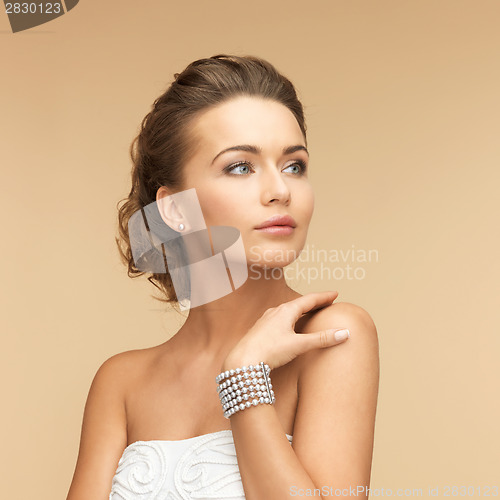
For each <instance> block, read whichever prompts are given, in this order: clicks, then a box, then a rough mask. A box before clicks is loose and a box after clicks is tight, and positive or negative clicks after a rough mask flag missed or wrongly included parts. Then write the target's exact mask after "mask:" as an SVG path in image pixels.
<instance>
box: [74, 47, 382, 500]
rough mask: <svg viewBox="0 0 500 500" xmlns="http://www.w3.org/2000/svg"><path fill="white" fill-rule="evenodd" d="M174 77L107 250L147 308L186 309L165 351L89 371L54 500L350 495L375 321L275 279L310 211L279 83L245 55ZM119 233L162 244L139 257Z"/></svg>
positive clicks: (305, 158) (367, 421)
mask: <svg viewBox="0 0 500 500" xmlns="http://www.w3.org/2000/svg"><path fill="white" fill-rule="evenodd" d="M175 77H176V80H175V81H174V82H173V83H172V85H171V86H170V87H169V88H168V89H167V91H166V92H165V93H164V94H163V95H162V96H160V97H159V98H158V99H157V100H156V101H155V104H154V106H153V109H152V111H151V112H150V113H149V114H148V115H147V116H146V118H145V119H144V120H143V122H142V128H141V131H140V134H139V135H138V137H137V138H136V140H135V141H134V143H133V144H132V148H131V153H132V159H133V162H134V167H133V172H132V181H133V186H132V190H131V192H130V194H129V197H128V198H127V200H126V202H125V204H124V205H123V206H122V207H121V208H120V209H119V220H120V225H119V228H120V237H121V238H120V240H118V243H119V246H120V249H121V254H122V257H123V258H124V261H125V262H126V264H127V265H128V269H129V275H130V276H138V275H141V274H144V273H145V272H146V270H149V271H150V276H149V278H148V279H149V280H150V281H151V282H152V283H153V284H154V285H155V286H156V287H157V288H158V289H159V290H161V291H162V293H163V295H164V297H165V298H164V299H163V300H165V301H166V302H169V303H171V304H173V305H174V306H177V307H178V306H179V304H182V303H186V300H187V302H191V306H190V307H191V308H190V311H189V315H188V317H187V319H186V321H185V323H184V324H183V326H182V327H181V328H180V329H179V331H178V332H177V333H176V334H175V335H174V336H173V337H172V338H171V339H169V340H168V341H167V342H165V343H163V344H161V345H159V346H155V347H152V348H149V349H140V350H133V351H128V352H124V353H120V354H117V355H115V356H113V357H111V358H110V359H108V360H106V361H105V362H104V363H103V365H102V366H101V367H100V368H99V370H98V372H97V374H96V376H95V378H94V380H93V382H92V386H91V389H90V391H89V396H88V400H87V404H86V407H85V413H84V419H83V426H82V436H81V444H80V451H79V456H78V461H77V465H76V470H75V474H74V477H73V482H72V484H71V488H70V491H69V494H68V497H67V498H68V500H80V499H89V498H92V499H93V500H98V499H102V500H104V499H107V498H108V496H109V499H112V500H118V499H126V500H132V499H134V500H135V499H143V498H148V499H153V498H154V499H156V498H158V499H160V498H161V499H186V498H198V499H199V498H246V499H248V500H263V499H264V500H266V499H271V500H278V499H281V498H289V497H290V496H315V497H317V498H322V497H327V496H333V495H334V494H335V495H342V496H348V495H353V496H356V498H367V496H368V490H367V489H368V485H369V480H370V472H371V460H372V450H373V436H374V424H375V413H376V402H377V392H378V376H379V365H378V341H377V332H376V328H375V325H374V324H373V321H372V320H371V318H370V316H369V314H368V313H367V312H366V311H364V310H363V309H362V308H360V307H358V306H355V305H353V304H349V303H335V304H333V301H334V300H335V299H336V297H337V295H338V294H337V292H318V293H310V294H306V295H304V296H302V295H301V294H299V293H297V292H295V291H294V290H292V289H291V288H290V287H288V286H287V283H286V280H285V277H284V273H283V272H281V271H282V270H283V268H284V267H285V266H287V265H288V264H290V263H291V262H293V260H294V259H295V258H297V256H298V255H299V253H300V252H301V250H302V249H303V247H304V244H305V241H306V237H307V230H308V227H309V222H310V220H311V216H312V213H313V206H314V197H313V192H312V189H311V185H310V183H309V180H308V169H309V153H308V151H307V141H306V125H305V122H304V115H303V108H302V105H301V103H300V102H299V100H298V99H297V95H296V92H295V90H294V87H293V85H292V84H291V83H290V81H289V80H288V79H287V78H285V77H284V76H283V75H281V74H280V73H278V72H277V71H276V69H275V68H274V67H273V66H272V65H271V64H269V63H268V62H267V61H264V60H262V59H259V58H256V57H251V56H247V57H237V56H227V55H217V56H213V57H211V58H208V59H200V60H198V61H195V62H193V63H192V64H190V65H189V66H188V67H187V68H186V69H185V70H184V71H183V72H182V73H180V74H176V75H175ZM134 147H135V149H134ZM193 195H194V196H193ZM134 214H136V215H135V218H134ZM200 214H202V217H200ZM137 216H138V217H137ZM155 217H156V219H155ZM133 220H134V221H136V222H137V221H138V222H139V226H140V227H142V229H143V230H144V233H146V231H150V233H148V234H149V236H148V238H151V239H149V241H150V242H151V241H153V240H155V241H157V242H158V241H160V243H165V244H164V245H157V246H155V245H152V244H151V243H150V249H149V250H150V251H149V252H146V251H145V250H144V246H143V247H142V249H141V245H144V242H145V241H147V238H145V237H144V235H143V236H141V229H137V228H138V227H139V226H137V225H134V224H132V223H131V222H132V221H133ZM146 220H147V222H148V223H147V224H146V222H141V221H146ZM158 221H160V223H161V224H163V226H164V228H166V231H164V232H163V233H161V231H157V229H155V227H156V228H158V227H159V225H161V224H158ZM141 224H142V226H141ZM278 224H279V225H280V226H278ZM204 228H208V230H206V229H205V230H204ZM221 228H222V229H221ZM234 228H236V229H237V230H238V231H237V232H236V233H237V234H236V236H235V234H234V233H232V232H231V230H233V231H235V230H234ZM217 230H219V232H217ZM155 231H156V232H155ZM221 231H222V232H221ZM224 231H226V232H225V233H224V234H223V232H224ZM132 233H133V234H132ZM207 235H208V240H209V246H208V244H207V241H208V240H207V239H206V237H207ZM167 240H168V241H167ZM238 242H240V243H241V245H240V246H238ZM203 245H205V248H204V249H203V248H202V247H203ZM146 246H147V244H146ZM206 248H209V249H210V251H209V253H207V251H206ZM228 248H231V249H232V250H231V251H229V250H228ZM233 250H234V251H233ZM212 256H213V259H210V258H209V257H212ZM216 258H218V259H219V262H221V261H222V262H224V263H225V264H223V266H222V269H223V270H224V273H221V272H220V270H221V267H220V266H219V267H217V266H216V265H215V264H214V267H209V266H211V265H212V264H213V263H214V262H216V260H214V259H216ZM224 258H225V259H226V260H221V259H224ZM242 261H243V263H244V267H245V275H244V279H241V262H242ZM165 263H166V266H165V267H164V269H163V271H162V265H165ZM238 264H240V267H238ZM204 266H208V267H204ZM200 268H202V270H203V272H201V273H200V272H199V269H200ZM207 269H210V270H209V271H208V272H209V273H210V275H207V274H204V273H205V272H206V270H207ZM276 271H278V272H276ZM217 272H218V274H217ZM196 276H197V278H195V277H196ZM200 276H201V278H200ZM225 279H229V282H230V284H231V286H230V289H229V292H228V291H227V287H226V289H224V286H222V284H223V283H224V280H225ZM186 283H187V284H186ZM195 297H196V300H195V301H194V302H193V298H195ZM181 300H182V302H181ZM346 330H347V331H346ZM332 347H335V348H332ZM250 365H252V366H250ZM259 370H260V371H259ZM246 378H249V380H250V383H251V384H252V385H250V386H249V385H245V384H247V382H246ZM234 383H235V384H234ZM110 490H111V492H110Z"/></svg>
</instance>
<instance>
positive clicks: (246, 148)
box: [212, 144, 309, 165]
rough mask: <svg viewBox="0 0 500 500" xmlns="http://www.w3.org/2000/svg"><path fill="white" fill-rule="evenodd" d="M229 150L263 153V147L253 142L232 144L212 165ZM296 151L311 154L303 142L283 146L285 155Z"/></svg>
mask: <svg viewBox="0 0 500 500" xmlns="http://www.w3.org/2000/svg"><path fill="white" fill-rule="evenodd" d="M228 151H246V152H247V153H254V154H261V153H262V148H259V147H257V146H252V145H251V144H240V145H239V146H231V147H230V148H226V149H223V150H222V151H221V152H220V153H218V154H217V156H216V157H215V158H214V159H213V160H212V165H213V163H214V162H215V160H216V159H217V158H218V157H219V156H220V155H222V154H224V153H227V152H228ZM295 151H305V152H306V153H307V156H309V151H307V149H306V148H305V147H304V146H302V145H301V144H296V145H295V146H286V147H284V148H283V155H290V154H292V153H295Z"/></svg>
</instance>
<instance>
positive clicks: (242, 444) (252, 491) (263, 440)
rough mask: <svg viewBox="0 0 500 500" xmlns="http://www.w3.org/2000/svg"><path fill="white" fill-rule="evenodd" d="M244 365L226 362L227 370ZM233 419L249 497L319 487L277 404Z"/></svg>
mask: <svg viewBox="0 0 500 500" xmlns="http://www.w3.org/2000/svg"><path fill="white" fill-rule="evenodd" d="M242 365H243V364H242V363H240V364H238V363H236V364H234V363H231V365H229V364H224V365H223V371H225V370H229V369H230V368H235V367H237V366H242ZM271 377H272V372H271ZM230 423H231V429H232V433H233V439H234V444H235V448H236V454H237V459H238V467H239V470H240V474H241V480H242V483H243V487H244V489H245V494H246V498H247V500H281V499H290V498H291V495H290V493H291V491H297V489H298V488H301V489H304V490H306V489H309V490H311V491H312V490H313V489H314V488H315V485H314V483H313V481H312V479H311V478H310V476H309V474H308V473H307V472H306V470H305V469H304V467H303V466H302V464H301V463H300V461H299V459H298V457H297V455H296V454H295V451H294V450H293V448H292V446H291V445H290V443H289V441H288V439H287V437H286V435H285V432H284V430H283V427H282V426H281V423H280V421H279V419H278V415H277V413H276V409H275V407H274V405H270V404H258V405H257V406H251V407H250V408H247V409H245V410H242V411H239V412H237V413H235V414H233V415H232V416H231V417H230ZM292 487H294V488H293V489H292ZM316 498H319V499H321V498H322V497H320V496H316Z"/></svg>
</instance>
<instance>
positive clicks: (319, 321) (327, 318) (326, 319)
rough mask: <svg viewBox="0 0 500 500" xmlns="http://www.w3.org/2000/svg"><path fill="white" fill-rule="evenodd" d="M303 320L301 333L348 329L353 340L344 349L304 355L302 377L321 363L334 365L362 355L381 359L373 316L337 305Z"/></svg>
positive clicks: (349, 305) (352, 306)
mask: <svg viewBox="0 0 500 500" xmlns="http://www.w3.org/2000/svg"><path fill="white" fill-rule="evenodd" d="M301 320H302V321H301V324H300V329H299V330H298V333H299V332H300V333H304V334H307V333H312V332H319V331H321V330H327V329H330V328H347V329H348V330H349V334H350V338H349V339H348V340H347V341H345V342H343V343H342V344H341V345H337V346H332V347H328V348H324V349H313V350H312V351H309V352H307V353H305V354H303V355H301V356H300V357H299V359H298V369H299V376H300V375H301V374H303V373H304V370H307V368H308V367H310V366H314V365H315V364H317V363H318V362H319V361H320V360H324V361H322V362H326V363H332V362H334V360H335V359H336V358H338V357H340V356H343V357H344V358H346V357H355V356H357V355H361V354H362V352H363V353H364V354H366V355H371V356H372V357H378V333H377V328H376V326H375V323H374V321H373V319H372V317H371V316H370V314H369V313H368V312H367V311H366V310H365V309H363V308H362V307H360V306H358V305H356V304H352V303H350V302H334V303H333V304H331V305H329V306H327V307H324V308H322V309H320V310H318V311H312V312H311V313H309V314H307V315H304V316H303V318H301ZM347 351H348V352H347ZM342 353H343V354H342Z"/></svg>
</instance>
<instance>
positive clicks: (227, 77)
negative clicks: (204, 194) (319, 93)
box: [115, 54, 307, 309]
mask: <svg viewBox="0 0 500 500" xmlns="http://www.w3.org/2000/svg"><path fill="white" fill-rule="evenodd" d="M174 77H175V80H174V81H173V82H172V84H171V85H170V86H169V87H168V88H167V90H166V91H165V92H164V93H163V94H162V95H161V96H160V97H158V98H157V99H156V100H155V101H154V104H153V106H152V110H151V111H150V112H149V113H148V114H147V115H146V116H145V117H144V119H143V120H142V123H141V127H140V132H139V134H138V135H137V137H136V138H135V139H134V140H133V141H132V144H131V146H130V157H131V159H132V163H133V167H132V189H131V190H130V193H129V195H128V197H127V198H124V199H122V200H120V201H119V202H118V203H117V208H118V230H119V238H115V240H116V243H117V245H118V250H119V253H120V257H121V260H122V262H123V263H124V264H125V265H126V266H128V273H127V274H128V276H129V277H130V278H135V277H137V276H140V275H143V274H145V273H144V272H143V271H141V270H140V269H138V268H137V266H136V263H135V262H134V259H133V256H132V250H131V245H130V239H129V231H128V222H129V220H130V218H131V217H132V215H133V214H134V213H135V212H137V211H138V210H141V209H143V207H145V206H146V205H149V204H151V203H153V202H155V201H156V193H157V191H158V189H159V188H160V187H161V186H166V187H168V188H170V189H171V190H172V192H176V191H180V190H181V189H182V186H183V170H182V166H183V165H184V164H185V163H186V162H187V161H188V160H189V159H190V157H191V156H192V155H193V154H194V152H195V147H194V141H193V137H192V134H190V124H191V123H192V122H193V120H194V119H195V118H196V117H197V116H198V115H199V114H200V113H202V112H204V111H207V110H208V109H210V108H212V107H214V106H217V105H218V104H221V103H223V102H225V101H228V100H229V99H231V98H234V97H237V96H257V97H261V98H266V99H272V100H274V101H277V102H279V103H281V104H283V105H284V106H286V107H287V108H288V109H289V110H290V111H291V112H292V113H293V114H294V116H295V118H296V119H297V122H298V124H299V127H300V129H301V131H302V134H303V136H304V140H306V145H307V139H306V124H305V120H304V112H303V107H302V104H301V103H300V101H299V99H298V97H297V94H296V91H295V88H294V86H293V84H292V83H291V82H290V81H289V80H288V79H287V78H286V77H285V76H283V75H282V74H280V73H279V72H278V71H277V70H276V68H275V67H274V66H273V65H272V64H270V63H269V62H267V61H265V60H264V59H261V58H258V57H255V56H235V55H226V54H219V55H215V56H212V57H210V58H207V59H198V60H197V61H194V62H192V63H191V64H189V65H188V66H187V67H186V69H184V71H182V73H175V74H174ZM121 202H125V203H124V204H123V205H122V206H119V205H120V203H121ZM143 213H144V212H143ZM178 239H179V240H182V238H178ZM148 281H150V282H151V283H152V284H153V285H154V286H155V287H156V288H158V289H159V290H160V291H161V292H162V295H163V296H164V297H166V298H158V297H154V296H153V298H154V299H156V300H159V301H161V302H166V303H169V304H171V305H173V306H174V308H176V309H177V306H178V300H180V299H181V298H178V297H177V295H176V292H175V290H174V287H173V284H172V279H171V276H170V274H169V272H168V269H167V272H166V273H155V272H152V273H151V275H150V276H149V277H148Z"/></svg>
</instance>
